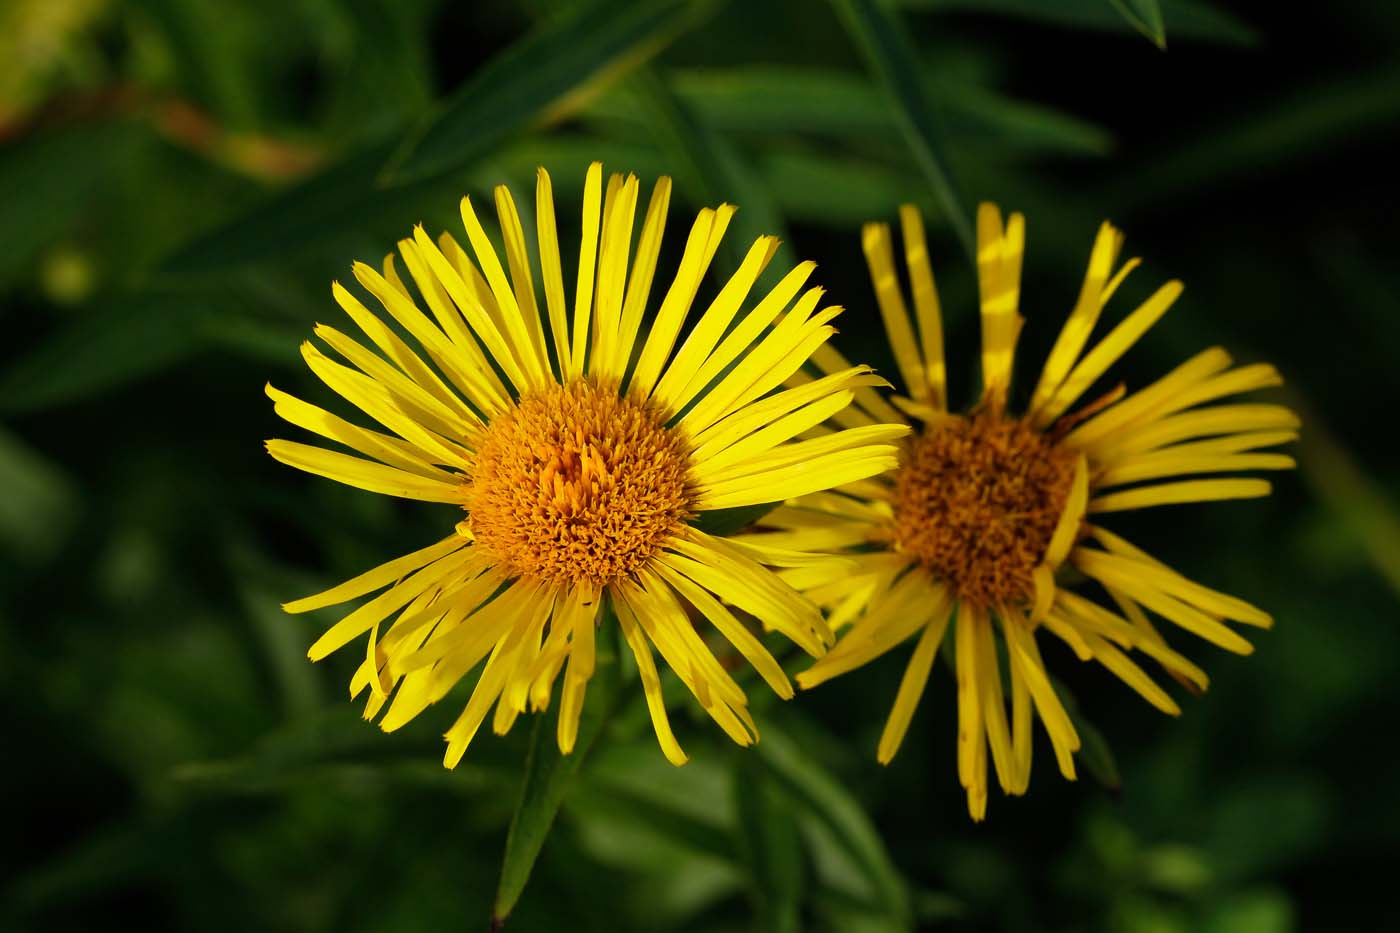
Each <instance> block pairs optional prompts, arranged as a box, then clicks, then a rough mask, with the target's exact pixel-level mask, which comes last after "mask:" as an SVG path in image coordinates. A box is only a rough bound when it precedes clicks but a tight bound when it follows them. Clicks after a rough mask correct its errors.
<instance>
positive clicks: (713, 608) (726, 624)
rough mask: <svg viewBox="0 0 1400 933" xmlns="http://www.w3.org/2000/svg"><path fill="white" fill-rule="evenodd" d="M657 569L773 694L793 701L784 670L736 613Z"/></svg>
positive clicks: (682, 579)
mask: <svg viewBox="0 0 1400 933" xmlns="http://www.w3.org/2000/svg"><path fill="white" fill-rule="evenodd" d="M654 568H655V571H656V573H657V574H659V575H660V576H661V577H662V579H664V580H665V581H666V582H667V583H669V584H670V585H671V586H673V587H675V589H676V592H678V593H680V595H681V596H682V597H684V598H685V599H686V600H687V601H688V602H689V603H690V604H691V605H692V606H694V607H695V608H696V609H698V610H700V613H701V614H702V615H703V616H704V617H705V618H706V619H709V620H710V623H711V624H712V625H714V627H715V628H716V629H717V630H718V631H719V633H720V634H721V635H723V636H724V639H725V640H726V641H728V642H729V643H730V644H731V645H733V646H734V648H735V650H736V651H738V652H739V653H740V654H741V655H743V657H744V660H746V661H748V662H749V664H751V665H752V666H753V669H754V670H756V671H758V674H759V676H760V677H762V678H763V679H764V680H765V681H767V683H768V686H770V687H772V688H773V692H774V693H776V694H777V695H778V696H780V697H782V698H783V699H784V700H789V699H791V698H792V684H791V683H789V682H788V679H787V675H786V674H784V673H783V669H782V667H781V666H779V664H778V662H777V660H776V659H774V657H773V655H772V654H770V653H769V652H768V649H767V648H765V647H764V646H763V642H761V641H759V640H758V638H757V636H755V635H754V634H753V633H752V632H750V631H749V630H748V629H747V628H745V627H744V624H743V623H742V622H740V621H739V620H738V619H736V618H735V617H734V614H733V613H731V612H730V611H729V610H728V609H726V608H724V606H723V605H721V604H720V602H719V600H717V599H715V598H714V597H713V596H711V595H710V593H709V592H708V591H707V590H706V589H705V588H704V587H701V586H699V585H698V584H696V583H695V582H693V581H692V580H690V579H689V578H687V577H684V576H682V575H681V574H679V573H677V572H676V571H675V570H673V569H671V568H670V567H668V566H666V565H665V564H663V563H660V562H658V563H656V564H655V565H654Z"/></svg>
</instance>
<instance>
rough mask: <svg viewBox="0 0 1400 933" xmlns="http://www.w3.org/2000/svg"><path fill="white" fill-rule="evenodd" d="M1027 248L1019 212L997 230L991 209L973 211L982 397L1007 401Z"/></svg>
mask: <svg viewBox="0 0 1400 933" xmlns="http://www.w3.org/2000/svg"><path fill="white" fill-rule="evenodd" d="M1025 248H1026V222H1025V218H1024V217H1022V216H1021V215H1020V214H1012V215H1011V216H1010V217H1009V218H1007V222H1006V227H1005V229H1003V228H1002V223H1001V212H1000V211H999V210H997V207H996V205H994V204H988V203H983V204H981V205H979V206H978V208H977V281H978V285H979V291H980V293H981V298H982V391H983V396H984V397H985V398H991V399H1001V400H1002V401H1003V402H1004V400H1005V398H1006V392H1007V391H1008V389H1009V388H1010V385H1011V367H1012V363H1013V357H1014V355H1015V351H1016V338H1017V337H1018V336H1019V335H1020V332H1021V324H1022V320H1021V316H1020V315H1019V314H1018V313H1017V306H1018V304H1019V303H1020V294H1021V259H1022V257H1023V255H1024V254H1025Z"/></svg>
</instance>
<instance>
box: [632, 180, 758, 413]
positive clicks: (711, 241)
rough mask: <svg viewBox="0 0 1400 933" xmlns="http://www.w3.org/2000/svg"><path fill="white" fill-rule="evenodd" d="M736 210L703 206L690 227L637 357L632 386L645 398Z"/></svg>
mask: <svg viewBox="0 0 1400 933" xmlns="http://www.w3.org/2000/svg"><path fill="white" fill-rule="evenodd" d="M733 214H734V208H733V206H732V205H728V204H722V205H720V207H719V208H718V209H716V210H713V211H712V210H709V209H706V210H702V211H701V212H700V215H699V216H698V217H696V218H695V223H694V225H693V226H691V228H690V236H689V237H688V238H687V239H686V243H685V252H684V253H683V254H682V256H681V265H680V269H679V270H677V272H676V276H675V278H674V279H672V280H671V287H670V288H668V289H667V290H666V297H665V298H664V299H662V301H661V308H660V309H659V310H658V311H657V312H656V319H655V320H654V321H653V322H652V325H651V331H650V332H649V333H648V334H647V339H646V343H645V344H643V346H642V354H641V356H640V357H638V359H637V369H636V371H635V372H634V373H633V374H632V382H631V388H632V389H633V391H635V392H637V393H638V394H639V395H640V396H642V397H643V398H646V397H650V395H651V394H652V392H653V391H655V389H656V381H657V380H658V379H659V378H661V370H662V367H664V366H665V365H666V361H667V359H669V358H670V356H671V350H672V349H673V348H674V347H675V343H676V335H677V334H678V333H680V329H681V325H682V324H683V323H684V322H685V317H686V315H687V314H688V313H689V312H690V305H691V303H692V302H693V301H694V300H695V295H696V292H698V291H699V290H700V282H701V280H702V279H703V278H704V276H705V272H706V270H708V269H709V266H710V260H711V258H712V257H713V256H714V253H715V250H716V249H718V248H719V242H720V240H721V239H722V238H723V236H724V230H725V228H726V227H727V226H728V225H729V218H730V217H732V216H733Z"/></svg>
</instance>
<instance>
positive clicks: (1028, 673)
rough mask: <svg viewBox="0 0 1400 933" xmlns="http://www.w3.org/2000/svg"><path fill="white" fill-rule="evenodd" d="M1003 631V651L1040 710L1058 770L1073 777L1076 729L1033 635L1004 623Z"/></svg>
mask: <svg viewBox="0 0 1400 933" xmlns="http://www.w3.org/2000/svg"><path fill="white" fill-rule="evenodd" d="M1002 631H1003V632H1004V633H1005V634H1006V645H1007V653H1008V656H1009V658H1010V660H1011V663H1012V665H1013V666H1014V667H1015V669H1016V673H1017V674H1019V676H1020V677H1021V678H1022V680H1024V681H1025V684H1026V689H1027V690H1028V691H1029V692H1030V695H1031V700H1032V701H1033V702H1034V703H1035V708H1036V711H1037V712H1038V713H1040V721H1041V722H1042V723H1044V725H1045V731H1046V733H1047V734H1048V735H1049V736H1050V745H1051V746H1052V747H1053V748H1054V750H1055V760H1056V762H1057V763H1058V764H1059V766H1060V773H1061V774H1063V775H1064V776H1065V778H1066V779H1067V780H1071V781H1073V780H1074V779H1075V773H1074V753H1075V752H1077V751H1078V750H1079V733H1078V732H1077V731H1075V728H1074V723H1072V722H1071V721H1070V718H1069V715H1068V714H1067V713H1066V712H1065V708H1064V706H1063V705H1062V704H1061V703H1060V698H1059V697H1058V696H1056V694H1055V688H1054V687H1052V686H1051V685H1050V679H1049V678H1048V677H1047V676H1046V675H1045V662H1044V661H1042V660H1041V658H1040V650H1039V649H1038V648H1037V647H1036V646H1035V639H1034V638H1033V637H1032V636H1031V634H1030V633H1029V632H1027V631H1025V630H1024V629H1023V628H1022V627H1021V626H1019V625H1015V624H1008V625H1004V626H1003V627H1002Z"/></svg>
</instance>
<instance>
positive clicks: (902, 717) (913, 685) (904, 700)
mask: <svg viewBox="0 0 1400 933" xmlns="http://www.w3.org/2000/svg"><path fill="white" fill-rule="evenodd" d="M951 614H952V606H951V605H945V606H944V608H943V609H942V611H940V612H938V613H936V614H935V615H934V617H933V618H932V619H930V620H929V622H928V623H927V624H926V625H925V626H924V633H923V634H922V635H920V636H919V643H918V644H917V645H915V646H914V654H913V655H912V656H911V657H910V658H909V664H908V665H907V666H906V667H905V668H904V676H903V677H902V678H901V679H900V681H899V692H898V693H897V694H896V695H895V699H894V708H893V709H892V710H890V717H889V719H887V720H886V721H885V728H884V731H883V732H881V733H880V746H879V748H878V750H877V751H876V753H875V757H876V759H877V760H878V761H879V762H880V764H882V765H887V764H889V763H890V761H892V760H893V759H894V756H895V753H896V752H898V751H899V746H900V745H901V744H903V742H904V734H905V733H906V732H908V731H909V723H910V721H911V720H912V719H913V718H914V710H915V709H916V708H917V707H918V705H919V698H920V697H922V696H923V694H924V687H925V685H927V684H928V675H929V671H930V670H931V669H932V668H933V660H934V658H935V657H937V656H938V646H939V645H941V644H942V643H943V635H944V633H945V632H946V631H947V630H948V619H949V617H950V616H951Z"/></svg>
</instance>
